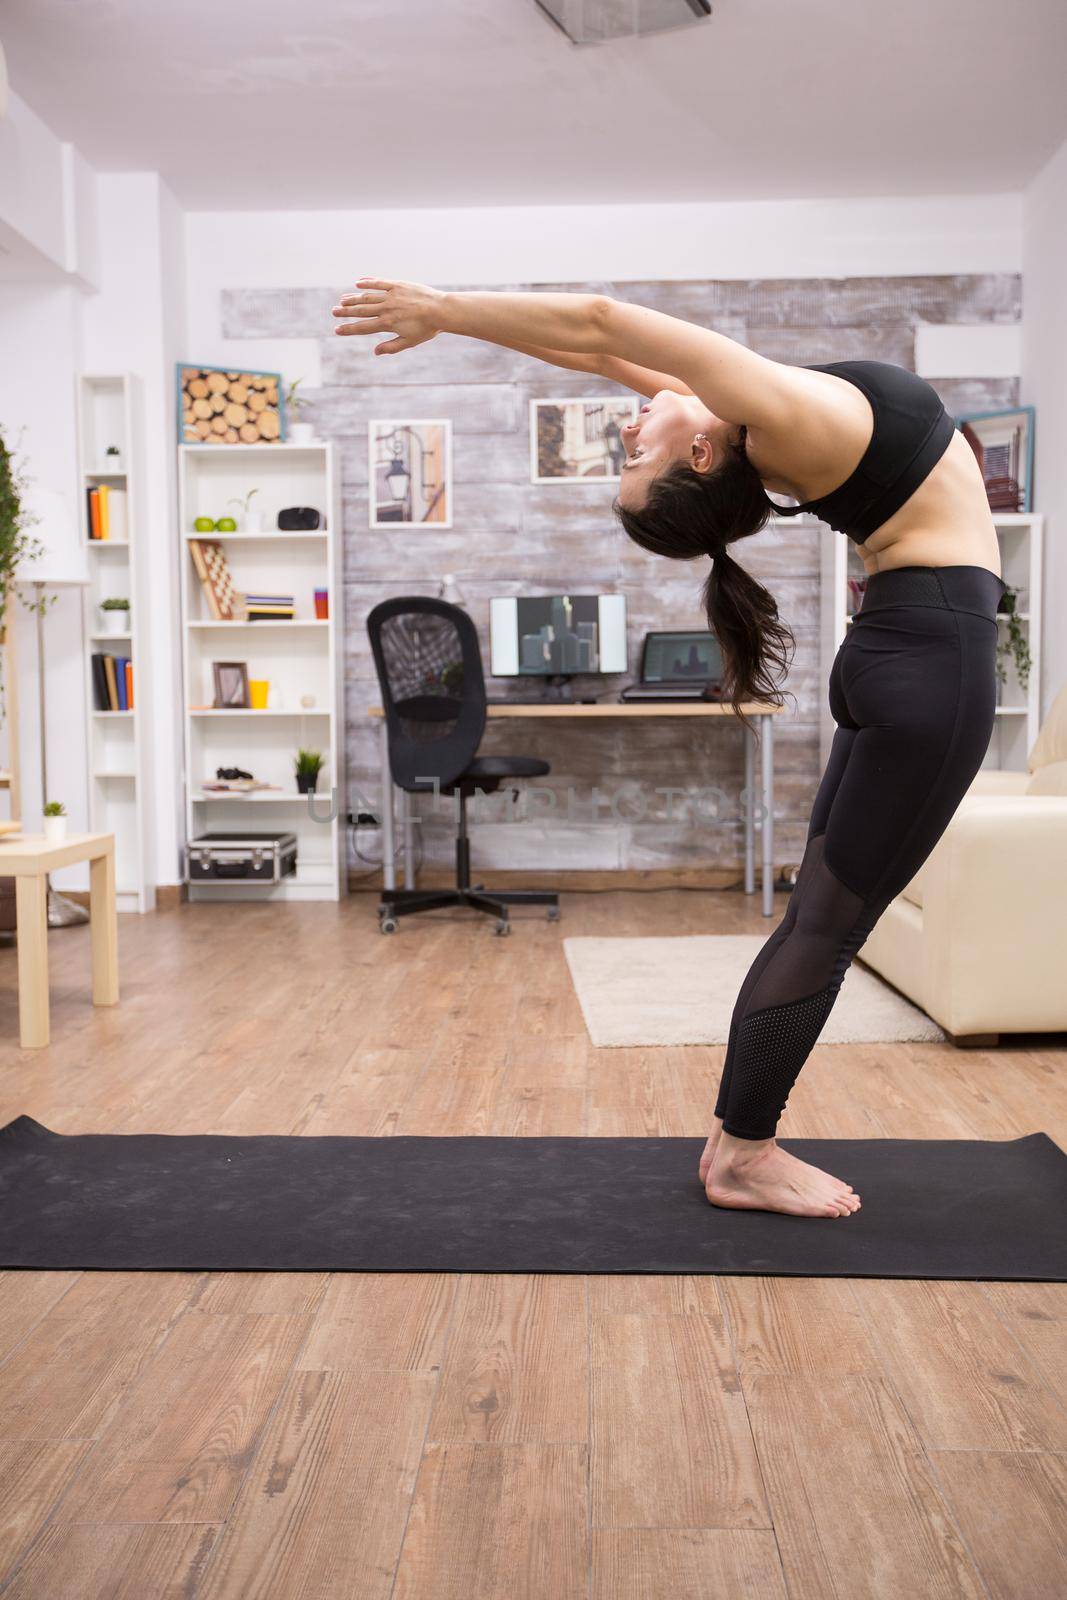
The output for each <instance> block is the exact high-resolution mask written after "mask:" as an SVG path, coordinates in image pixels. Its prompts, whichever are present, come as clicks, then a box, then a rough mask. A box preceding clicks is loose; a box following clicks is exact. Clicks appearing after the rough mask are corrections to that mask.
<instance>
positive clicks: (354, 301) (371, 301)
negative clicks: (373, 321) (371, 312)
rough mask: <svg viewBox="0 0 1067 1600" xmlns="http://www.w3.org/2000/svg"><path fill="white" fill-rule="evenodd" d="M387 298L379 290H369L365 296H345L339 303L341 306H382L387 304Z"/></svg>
mask: <svg viewBox="0 0 1067 1600" xmlns="http://www.w3.org/2000/svg"><path fill="white" fill-rule="evenodd" d="M385 299H386V296H385V295H384V294H382V293H381V292H380V291H379V290H377V289H369V290H368V291H367V292H366V293H365V294H343V295H342V296H341V298H340V300H339V301H338V302H337V304H338V305H340V306H362V305H372V306H380V305H383V304H384V302H385Z"/></svg>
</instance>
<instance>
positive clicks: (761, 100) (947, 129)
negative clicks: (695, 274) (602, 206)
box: [0, 0, 1067, 210]
mask: <svg viewBox="0 0 1067 1600" xmlns="http://www.w3.org/2000/svg"><path fill="white" fill-rule="evenodd" d="M679 4H682V0H679ZM0 38H2V40H3V44H4V47H5V49H6V51H7V57H8V66H9V72H10V77H11V84H12V87H13V89H14V90H15V92H16V93H18V94H20V95H21V96H22V98H23V99H24V100H26V101H27V102H28V103H29V104H30V106H32V108H33V109H34V110H35V111H36V112H37V113H38V115H39V116H41V117H43V118H44V120H45V121H46V122H47V123H48V124H49V125H50V126H51V128H52V129H53V131H54V132H55V133H57V134H58V135H60V137H62V138H65V139H71V140H73V141H74V142H75V143H76V144H77V145H78V146H79V148H80V149H81V150H82V152H83V154H84V155H85V156H86V157H87V159H88V160H89V161H90V162H91V163H92V164H93V165H94V166H96V167H97V168H98V169H100V170H102V171H109V170H110V171H114V170H133V169H146V168H147V169H157V170H158V171H160V172H161V173H162V174H163V176H164V177H165V178H166V180H167V182H168V183H169V184H170V186H171V187H172V189H173V190H174V192H175V194H176V195H177V196H178V198H179V200H180V201H181V202H182V203H183V204H184V205H185V206H186V207H187V208H189V209H204V210H219V209H226V210H229V209H239V210H251V209H261V208H269V209H274V208H284V209H300V210H310V209H317V208H320V207H322V208H331V209H332V208H345V209H347V208H351V207H361V206H422V205H493V204H520V205H537V204H576V203H582V202H590V203H596V202H609V201H611V202H626V201H635V202H636V201H650V200H702V199H708V200H710V199H760V198H764V199H765V198H783V199H784V198H787V197H801V196H809V197H817V196H832V195H876V194H941V193H982V192H984V193H991V192H1000V191H1010V190H1015V189H1018V188H1020V187H1022V186H1023V185H1024V184H1025V183H1026V182H1027V181H1028V180H1029V179H1030V178H1031V177H1032V176H1033V175H1034V173H1035V172H1037V171H1038V169H1039V168H1040V167H1041V166H1042V165H1043V163H1044V161H1045V160H1047V158H1048V157H1049V156H1050V155H1051V154H1052V152H1053V151H1054V150H1055V149H1056V147H1057V146H1058V145H1059V143H1060V142H1061V141H1062V139H1063V138H1064V137H1065V136H1067V94H1065V92H1064V80H1065V78H1067V4H1065V3H1064V0H715V15H714V17H713V19H712V20H710V21H708V22H703V23H700V24H698V25H696V26H694V27H692V28H689V29H684V30H683V31H681V32H679V33H673V34H661V35H659V36H657V37H652V38H646V39H627V40H620V41H616V42H613V43H611V44H605V45H596V46H587V47H576V46H574V45H571V44H570V43H569V42H568V41H567V40H566V39H565V38H564V37H563V35H562V34H560V33H559V32H558V31H557V30H556V29H555V28H553V27H552V25H551V24H550V23H549V22H548V21H547V20H546V19H545V18H544V17H543V15H542V14H541V13H540V12H539V11H538V10H537V8H536V6H535V5H534V0H182V3H181V4H177V5H176V4H174V3H173V0H0Z"/></svg>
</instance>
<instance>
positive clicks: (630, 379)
mask: <svg viewBox="0 0 1067 1600" xmlns="http://www.w3.org/2000/svg"><path fill="white" fill-rule="evenodd" d="M495 342H496V343H497V344H501V343H503V342H504V341H502V340H499V339H498V340H496V341H495ZM505 348H506V349H508V350H518V351H519V352H520V353H521V354H522V355H524V356H534V357H535V358H536V359H537V360H538V361H545V362H547V363H548V365H549V366H550V367H563V368H564V369H565V370H566V371H568V372H595V373H596V374H597V376H598V377H600V378H610V379H611V381H612V382H613V383H621V384H622V385H623V387H624V388H626V389H632V390H633V391H634V393H635V394H643V395H647V396H648V398H649V399H651V398H652V396H653V395H654V394H658V393H659V391H660V390H661V389H673V390H674V392H675V394H692V392H693V391H692V389H690V388H688V387H687V386H686V384H684V383H683V382H682V380H681V379H680V378H674V377H672V376H671V374H670V373H669V372H653V371H652V369H651V367H639V366H637V365H636V364H635V363H634V362H633V361H623V360H622V359H621V357H619V356H604V355H600V356H596V355H579V354H578V353H577V352H575V351H573V350H550V349H547V348H545V347H544V346H542V345H536V344H520V343H519V341H518V340H516V339H508V340H507V342H506V345H505Z"/></svg>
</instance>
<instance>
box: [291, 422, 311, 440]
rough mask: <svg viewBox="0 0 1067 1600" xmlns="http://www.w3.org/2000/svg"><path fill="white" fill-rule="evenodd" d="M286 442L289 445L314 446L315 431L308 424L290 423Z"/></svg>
mask: <svg viewBox="0 0 1067 1600" xmlns="http://www.w3.org/2000/svg"><path fill="white" fill-rule="evenodd" d="M288 440H289V443H290V444H314V443H315V429H314V428H313V427H312V425H311V423H310V422H290V424H289V431H288Z"/></svg>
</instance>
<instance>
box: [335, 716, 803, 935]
mask: <svg viewBox="0 0 1067 1600" xmlns="http://www.w3.org/2000/svg"><path fill="white" fill-rule="evenodd" d="M741 709H742V710H743V711H744V713H745V715H746V716H748V717H751V718H752V720H753V721H754V722H756V723H757V724H758V726H759V744H760V752H761V762H760V790H759V799H758V803H757V797H756V789H755V769H756V736H755V735H754V734H753V733H751V732H750V731H749V729H748V728H745V729H744V734H745V789H744V795H743V799H744V805H745V893H746V894H754V893H755V892H756V869H755V856H756V840H755V836H756V821H757V811H758V813H759V824H760V829H759V831H760V844H761V846H762V849H761V856H762V860H761V870H760V887H761V889H762V891H763V905H762V910H763V915H764V916H765V917H769V916H773V914H774V719H775V717H776V716H780V715H781V712H782V707H781V706H772V705H764V704H762V702H759V701H746V702H745V703H744V704H743V705H742V707H741ZM367 710H368V715H369V716H371V717H373V718H376V719H377V720H378V721H379V723H380V727H379V751H380V759H381V781H382V861H383V879H384V884H385V887H386V888H387V889H395V888H396V822H395V816H394V811H393V789H394V785H393V777H392V771H391V769H390V766H389V738H388V729H387V727H386V722H385V717H384V714H383V712H382V708H381V706H369V707H368V708H367ZM486 714H487V716H488V718H489V720H490V721H491V722H495V721H497V720H509V721H510V720H519V719H521V718H533V719H536V720H538V721H540V720H541V719H542V718H554V719H558V720H563V719H566V720H568V721H570V722H585V721H588V720H596V719H603V718H612V719H618V718H630V717H704V718H709V717H710V718H718V719H719V721H720V725H722V719H723V718H724V717H728V718H729V719H730V724H731V725H732V724H733V722H734V721H735V718H734V713H733V710H732V708H731V707H730V706H727V705H722V704H721V703H720V702H718V701H715V700H701V701H697V702H694V701H691V700H684V701H667V700H659V701H646V702H644V703H641V702H633V701H628V702H624V701H620V700H614V701H612V700H598V701H597V702H596V703H595V704H594V705H588V706H583V705H576V704H574V705H572V704H568V703H567V702H565V701H559V702H557V701H550V702H547V703H542V702H531V701H525V702H523V701H518V700H516V701H512V702H510V703H509V704H507V705H501V704H500V703H499V702H498V703H496V704H490V705H489V706H487V707H486ZM400 797H401V817H402V823H403V829H404V885H405V887H406V888H409V889H411V888H414V886H415V852H414V848H413V844H412V833H411V824H410V815H411V813H410V806H409V803H408V796H407V791H406V790H401V791H400Z"/></svg>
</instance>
